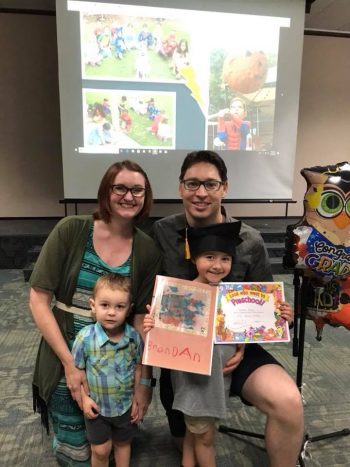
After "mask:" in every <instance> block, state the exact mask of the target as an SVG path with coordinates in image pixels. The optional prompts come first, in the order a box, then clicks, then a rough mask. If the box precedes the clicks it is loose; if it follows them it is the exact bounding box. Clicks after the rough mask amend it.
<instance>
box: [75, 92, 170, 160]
mask: <svg viewBox="0 0 350 467" xmlns="http://www.w3.org/2000/svg"><path fill="white" fill-rule="evenodd" d="M84 100H85V106H86V109H87V111H86V115H85V116H84V122H85V123H84V129H85V138H84V145H85V146H95V147H96V148H95V150H96V151H98V148H100V150H101V152H103V151H106V150H107V148H106V145H108V146H109V149H110V148H111V146H115V147H116V148H118V149H119V148H142V147H147V148H162V147H166V148H169V149H171V148H173V147H174V145H175V124H174V122H175V93H171V92H167V93H165V92H156V93H151V92H148V91H142V92H140V91H129V90H122V91H120V90H118V91H115V90H108V91H106V90H103V91H101V90H85V92H84Z"/></svg>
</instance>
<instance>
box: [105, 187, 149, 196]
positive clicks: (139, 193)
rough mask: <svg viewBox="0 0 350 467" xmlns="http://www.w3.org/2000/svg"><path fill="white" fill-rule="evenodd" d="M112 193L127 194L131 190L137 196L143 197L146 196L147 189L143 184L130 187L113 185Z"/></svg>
mask: <svg viewBox="0 0 350 467" xmlns="http://www.w3.org/2000/svg"><path fill="white" fill-rule="evenodd" d="M111 190H112V193H114V194H115V195H118V196H125V195H126V194H127V193H128V192H129V191H130V193H131V194H132V196H134V197H135V198H142V197H143V196H145V192H146V189H145V188H143V187H142V186H133V187H131V188H128V187H127V186H125V185H111Z"/></svg>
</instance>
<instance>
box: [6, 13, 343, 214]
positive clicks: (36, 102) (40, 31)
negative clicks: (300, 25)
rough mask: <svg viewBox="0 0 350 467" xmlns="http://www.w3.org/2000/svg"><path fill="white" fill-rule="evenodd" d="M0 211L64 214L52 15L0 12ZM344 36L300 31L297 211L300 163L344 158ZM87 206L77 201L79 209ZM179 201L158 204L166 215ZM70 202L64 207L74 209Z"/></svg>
mask: <svg viewBox="0 0 350 467" xmlns="http://www.w3.org/2000/svg"><path fill="white" fill-rule="evenodd" d="M0 43H1V44H2V45H3V46H2V51H1V52H2V67H1V73H0V102H1V103H2V109H1V112H0V156H1V157H0V200H1V204H0V218H1V217H51V216H63V215H64V208H63V206H62V205H60V204H59V202H58V201H59V199H61V198H62V197H63V181H62V165H61V145H60V123H59V104H58V73H57V45H56V26H55V17H54V16H45V15H44V16H39V15H24V14H7V13H0ZM349 48H350V38H336V37H318V36H305V37H304V53H303V64H302V76H301V91H300V108H299V125H298V140H297V154H296V165H295V179H294V187H293V199H295V200H297V204H296V205H294V204H292V205H290V207H289V211H288V215H289V216H301V215H302V212H303V205H302V200H303V197H304V192H305V188H306V183H305V182H304V179H303V178H302V177H301V175H300V170H301V169H302V168H304V167H311V166H314V165H327V164H333V163H336V162H341V161H343V160H350V132H349V128H350V112H349V110H348V109H349V108H350V92H349V90H350V86H349V83H350V53H349ZM226 208H227V210H228V212H229V213H230V214H232V215H235V216H237V217H240V216H253V217H254V216H257V217H265V216H283V215H284V212H285V206H284V205H275V204H269V205H262V204H259V205H250V204H239V205H238V204H234V205H226ZM92 209H93V206H90V205H80V206H79V212H90V211H91V210H92ZM179 209H181V206H180V204H179V205H174V204H170V205H169V204H168V205H156V206H155V207H154V208H153V211H152V215H154V216H164V215H167V214H170V213H172V212H176V211H178V210H179ZM73 212H74V211H73V208H71V209H70V210H69V213H73Z"/></svg>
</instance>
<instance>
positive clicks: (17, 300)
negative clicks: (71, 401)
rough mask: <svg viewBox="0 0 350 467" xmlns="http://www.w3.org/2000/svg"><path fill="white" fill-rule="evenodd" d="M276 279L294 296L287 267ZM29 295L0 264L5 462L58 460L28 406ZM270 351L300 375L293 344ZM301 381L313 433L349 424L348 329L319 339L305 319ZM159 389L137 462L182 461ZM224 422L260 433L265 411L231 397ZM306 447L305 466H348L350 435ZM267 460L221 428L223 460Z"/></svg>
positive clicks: (244, 466) (258, 445) (261, 464)
mask: <svg viewBox="0 0 350 467" xmlns="http://www.w3.org/2000/svg"><path fill="white" fill-rule="evenodd" d="M275 279H276V280H283V281H284V282H285V286H286V287H285V288H286V295H287V297H288V299H289V300H290V301H291V302H292V301H293V286H292V276H290V275H285V274H284V275H282V276H276V277H275ZM27 295H28V284H27V283H25V282H24V280H23V274H22V271H21V270H9V269H8V270H0V314H1V323H2V326H1V328H0V352H1V363H0V394H1V402H0V466H6V467H12V466H29V467H36V466H38V467H39V466H40V467H53V466H56V465H57V464H56V462H55V460H54V458H53V456H52V454H51V446H50V438H48V437H47V436H46V433H44V432H43V431H42V429H41V427H40V421H39V417H38V416H37V415H34V414H33V411H32V405H31V374H32V370H33V364H34V359H35V355H36V350H37V345H38V342H39V333H38V331H37V330H36V328H35V325H34V324H33V322H32V319H31V317H30V314H29V311H28V307H27ZM271 351H272V353H273V354H274V355H275V356H276V357H277V358H278V359H279V360H280V361H281V362H282V364H283V365H284V366H285V368H286V369H287V370H288V372H289V373H290V374H291V375H292V376H293V377H295V375H296V367H297V359H296V358H295V357H293V356H292V350H291V344H279V345H275V344H272V345H271ZM303 381H304V387H303V396H304V400H305V419H306V430H307V432H308V433H309V434H310V435H312V436H317V435H320V434H326V433H329V432H331V431H337V430H342V429H343V428H347V427H349V426H350V416H349V415H350V393H349V388H350V350H349V332H348V331H346V330H345V329H343V328H338V329H334V328H330V327H327V328H326V329H325V331H324V337H323V340H322V341H321V342H317V341H316V340H315V331H314V326H313V323H312V322H307V329H306V339H305V355H304V372H303ZM157 391H158V390H157V389H156V390H155V393H154V398H153V402H152V406H151V409H150V411H149V414H148V415H147V417H146V418H145V421H144V423H143V425H142V427H141V428H140V433H139V436H138V437H137V439H136V440H135V443H134V446H133V455H132V464H131V465H132V467H136V466H137V467H151V466H152V467H154V466H156V467H178V466H179V464H180V458H179V454H178V452H177V451H176V449H175V447H174V445H173V444H172V441H171V438H170V435H169V431H168V428H167V423H166V419H165V416H164V412H163V409H162V406H161V404H160V402H159V395H158V392H157ZM223 423H224V424H227V425H229V426H233V427H236V428H239V429H242V430H248V431H249V430H250V431H255V432H259V433H262V430H263V427H264V418H263V417H262V415H261V414H260V413H259V412H257V411H256V410H255V409H254V408H252V407H245V406H243V404H242V403H241V402H240V401H239V400H238V399H232V400H231V401H230V410H229V412H228V414H227V418H226V420H224V421H223ZM285 443H288V439H286V440H285ZM281 449H283V446H281ZM307 453H308V456H309V457H310V458H309V459H307V460H306V461H305V462H306V466H310V467H313V466H319V467H321V466H322V467H338V466H349V465H350V436H347V437H341V438H334V439H327V440H324V441H321V442H316V443H311V444H310V445H309V447H308V449H307ZM267 465H268V464H267V457H266V454H265V451H264V449H263V442H262V441H260V440H255V439H253V438H244V437H241V438H240V437H234V438H232V437H230V436H227V435H224V434H221V433H219V434H218V436H217V466H218V467H234V466H235V467H267ZM281 467H283V466H281Z"/></svg>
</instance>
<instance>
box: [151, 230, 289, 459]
mask: <svg viewBox="0 0 350 467" xmlns="http://www.w3.org/2000/svg"><path fill="white" fill-rule="evenodd" d="M240 228H241V223H240V222H230V223H220V224H212V225H208V226H206V227H198V228H193V227H189V228H187V229H186V234H185V235H186V239H187V243H188V246H189V252H190V257H191V260H192V261H193V263H194V264H195V266H196V269H197V273H198V276H197V277H196V279H194V280H195V281H197V282H202V283H205V284H211V285H213V286H217V285H218V284H219V283H220V282H221V281H222V280H223V279H224V278H225V277H226V276H227V275H228V274H229V273H230V270H231V266H232V262H233V261H234V254H235V247H236V245H238V244H239V243H241V239H240V237H239V232H240ZM292 315H293V312H292V309H291V307H290V306H289V305H288V304H287V303H283V307H282V309H281V316H282V317H283V318H285V319H287V320H288V321H289V320H290V321H291V320H292ZM152 327H154V317H153V316H152V315H150V314H148V315H146V316H145V318H144V331H145V332H148V331H150V329H152ZM234 348H235V345H234V344H232V345H230V344H225V345H214V349H213V359H212V372H211V375H210V376H206V375H199V374H194V373H188V372H183V371H175V370H172V372H171V378H172V383H173V389H174V402H173V409H175V410H179V411H180V412H182V413H183V414H184V418H185V423H186V434H185V439H184V445H183V453H182V466H183V467H194V466H195V465H198V466H200V467H215V465H216V463H215V448H214V435H215V424H216V422H217V421H218V419H220V418H224V417H225V416H226V402H225V399H226V398H225V395H226V394H228V392H229V387H230V383H231V378H230V377H225V376H224V374H223V367H224V366H225V363H226V361H227V360H228V359H229V358H230V357H231V356H232V355H233V354H234Z"/></svg>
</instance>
